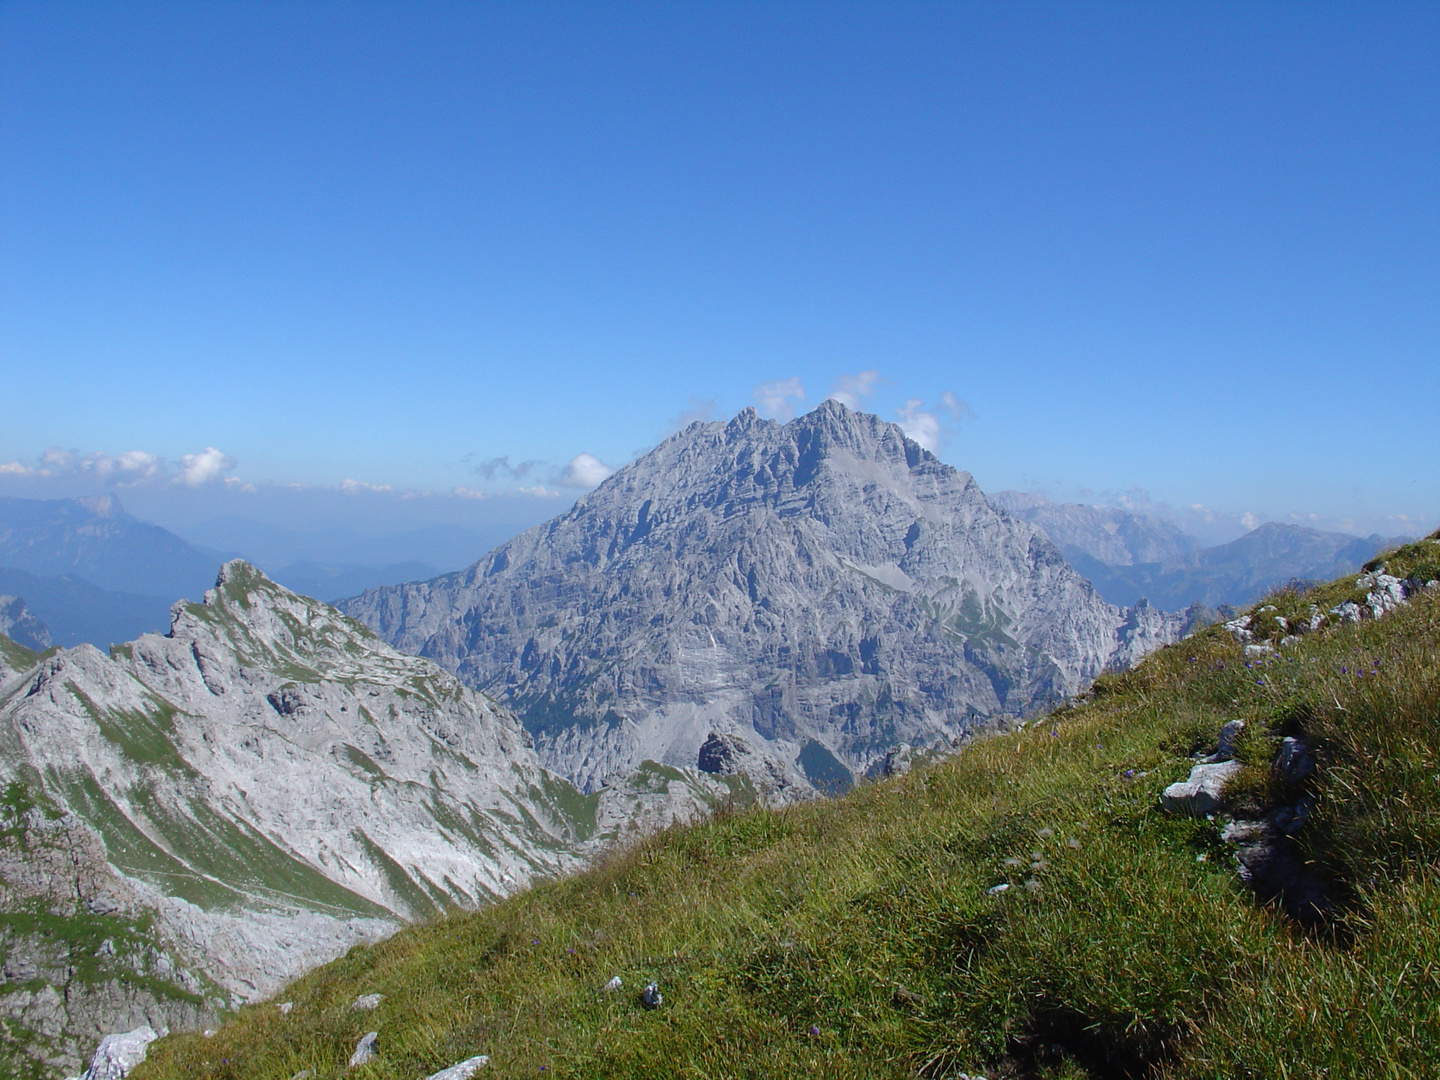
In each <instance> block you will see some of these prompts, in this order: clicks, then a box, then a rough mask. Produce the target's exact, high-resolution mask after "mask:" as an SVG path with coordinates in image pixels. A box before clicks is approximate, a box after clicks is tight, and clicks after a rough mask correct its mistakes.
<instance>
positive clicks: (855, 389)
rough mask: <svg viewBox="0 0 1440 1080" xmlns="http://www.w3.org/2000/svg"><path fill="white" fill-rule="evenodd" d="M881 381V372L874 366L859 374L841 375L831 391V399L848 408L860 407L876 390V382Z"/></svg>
mask: <svg viewBox="0 0 1440 1080" xmlns="http://www.w3.org/2000/svg"><path fill="white" fill-rule="evenodd" d="M879 381H880V373H879V372H878V371H876V370H874V369H873V368H872V369H871V370H869V371H862V372H860V373H859V374H858V375H841V376H840V377H839V378H838V379H836V380H835V387H834V389H832V390H831V391H830V400H831V401H838V402H840V404H841V405H844V406H845V407H846V408H847V409H859V408H860V407H861V406H862V405H864V404H865V399H866V398H868V397H869V396H870V395H871V394H873V393H874V392H875V384H876V383H878V382H879Z"/></svg>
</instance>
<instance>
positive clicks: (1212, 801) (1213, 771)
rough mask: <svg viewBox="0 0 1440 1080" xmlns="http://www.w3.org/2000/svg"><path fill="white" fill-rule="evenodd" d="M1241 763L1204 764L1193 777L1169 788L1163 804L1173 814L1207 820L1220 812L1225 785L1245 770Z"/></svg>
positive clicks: (1192, 772) (1163, 797)
mask: <svg viewBox="0 0 1440 1080" xmlns="http://www.w3.org/2000/svg"><path fill="white" fill-rule="evenodd" d="M1243 768H1244V766H1243V765H1242V764H1241V763H1240V762H1238V761H1233V760H1232V761H1219V762H1215V763H1213V764H1206V763H1201V764H1199V765H1196V766H1195V767H1194V768H1192V769H1191V770H1190V775H1189V776H1188V777H1187V778H1186V779H1184V780H1179V781H1177V782H1175V783H1173V784H1171V785H1170V786H1169V787H1167V788H1166V789H1165V790H1164V792H1163V793H1162V794H1161V796H1160V805H1161V806H1162V807H1164V808H1165V809H1166V810H1168V811H1169V812H1170V813H1172V814H1188V815H1191V816H1194V817H1205V816H1206V815H1208V814H1213V813H1215V811H1217V810H1219V809H1220V806H1221V805H1222V802H1223V799H1222V794H1223V791H1224V788H1225V785H1226V784H1227V783H1228V782H1229V781H1230V780H1232V779H1234V777H1235V776H1236V775H1237V774H1238V773H1239V772H1240V770H1241V769H1243Z"/></svg>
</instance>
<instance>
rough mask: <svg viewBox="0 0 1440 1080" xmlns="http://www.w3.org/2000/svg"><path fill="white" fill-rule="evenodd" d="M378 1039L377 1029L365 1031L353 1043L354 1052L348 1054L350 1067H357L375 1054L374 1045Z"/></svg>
mask: <svg viewBox="0 0 1440 1080" xmlns="http://www.w3.org/2000/svg"><path fill="white" fill-rule="evenodd" d="M379 1039H380V1033H379V1032H378V1031H367V1032H366V1033H365V1035H364V1036H362V1037H361V1039H360V1041H359V1042H358V1043H356V1044H355V1052H354V1053H353V1054H351V1055H350V1068H352V1069H358V1068H359V1067H360V1066H361V1065H364V1064H365V1063H366V1062H368V1061H369V1060H370V1059H371V1058H373V1057H374V1056H375V1046H376V1043H377V1042H378V1041H379Z"/></svg>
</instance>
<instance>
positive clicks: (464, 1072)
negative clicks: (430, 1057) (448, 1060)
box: [425, 1054, 490, 1080]
mask: <svg viewBox="0 0 1440 1080" xmlns="http://www.w3.org/2000/svg"><path fill="white" fill-rule="evenodd" d="M489 1064H490V1059H489V1058H488V1057H486V1056H485V1055H483V1054H481V1055H479V1056H478V1057H472V1058H466V1059H465V1060H464V1061H462V1062H460V1063H459V1064H458V1065H451V1066H450V1067H449V1068H448V1069H441V1070H440V1071H439V1072H437V1073H431V1074H430V1075H429V1076H427V1077H426V1078H425V1080H470V1078H471V1077H472V1076H474V1075H475V1074H476V1073H477V1072H479V1071H480V1070H481V1069H483V1068H484V1067H485V1066H486V1065H489Z"/></svg>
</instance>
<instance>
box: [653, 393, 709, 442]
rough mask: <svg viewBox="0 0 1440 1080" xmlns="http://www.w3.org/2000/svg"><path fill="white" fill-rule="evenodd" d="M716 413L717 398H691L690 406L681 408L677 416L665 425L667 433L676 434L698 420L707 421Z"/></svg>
mask: <svg viewBox="0 0 1440 1080" xmlns="http://www.w3.org/2000/svg"><path fill="white" fill-rule="evenodd" d="M714 415H715V398H706V399H701V398H693V397H692V398H691V399H690V406H689V408H686V409H681V410H680V415H679V416H676V417H675V418H674V419H672V420H671V421H670V423H669V424H667V425H666V427H665V433H666V435H667V436H668V435H674V434H675V433H676V432H677V431H684V430H685V429H686V428H687V427H689V426H690V425H691V424H693V423H696V422H697V421H702V422H703V421H706V420H709V419H711V418H712V417H713V416H714Z"/></svg>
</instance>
